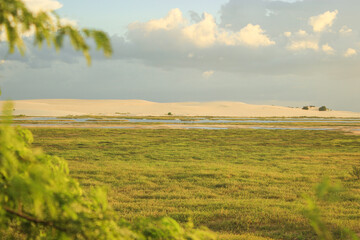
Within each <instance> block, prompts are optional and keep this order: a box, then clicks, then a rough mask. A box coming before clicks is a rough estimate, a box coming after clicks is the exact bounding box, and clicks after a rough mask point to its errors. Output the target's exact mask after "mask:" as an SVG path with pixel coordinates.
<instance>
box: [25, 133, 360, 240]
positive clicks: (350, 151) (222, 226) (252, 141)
mask: <svg viewBox="0 0 360 240" xmlns="http://www.w3.org/2000/svg"><path fill="white" fill-rule="evenodd" d="M31 130H32V132H33V133H34V135H35V143H34V146H37V147H42V148H43V149H44V150H45V151H46V152H48V153H50V154H56V155H58V156H62V157H64V158H65V159H67V160H68V163H69V167H70V170H71V175H72V176H74V177H75V178H77V179H78V180H79V181H80V182H81V184H82V185H83V186H85V187H86V188H87V189H88V188H89V187H91V186H106V187H107V188H108V194H109V200H110V203H111V205H112V206H113V208H114V209H115V210H117V211H118V212H119V214H120V215H121V216H123V217H124V218H126V219H129V220H131V219H134V218H137V217H140V216H154V217H157V216H165V215H166V216H171V217H173V218H175V219H176V220H178V221H181V222H186V221H187V220H188V219H192V221H193V222H194V223H195V224H196V225H204V226H207V227H208V228H210V229H211V230H213V231H215V232H217V233H218V234H219V239H263V238H264V239H268V238H270V239H315V233H314V232H313V230H312V229H311V227H310V226H309V223H308V220H307V219H306V218H305V217H304V200H303V194H304V193H306V194H309V195H312V194H313V192H314V186H315V185H316V184H317V183H318V182H320V181H321V179H322V178H324V177H325V176H328V177H329V178H330V179H331V180H332V181H334V182H340V183H341V184H342V185H343V187H344V189H345V190H344V191H343V192H342V193H341V194H340V195H339V198H338V199H337V200H336V201H332V202H330V203H323V204H322V205H321V208H322V210H323V213H324V219H326V221H327V222H328V224H329V227H330V228H333V229H334V228H336V226H340V225H341V226H344V227H348V228H350V229H352V230H354V231H355V232H356V233H360V224H359V222H360V180H356V179H355V178H353V177H351V176H350V174H349V171H350V170H351V169H352V166H359V165H360V136H355V135H349V134H344V133H343V132H336V131H299V130H251V129H229V130H176V129H170V130H166V129H138V130H137V129H71V128H69V129H66V128H63V129H61V128H60V129H55V128H32V129H31ZM256 236H257V237H258V238H257V237H256Z"/></svg>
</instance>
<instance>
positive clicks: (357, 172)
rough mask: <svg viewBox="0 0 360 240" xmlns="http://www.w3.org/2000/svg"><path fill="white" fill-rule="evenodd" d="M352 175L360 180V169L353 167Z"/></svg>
mask: <svg viewBox="0 0 360 240" xmlns="http://www.w3.org/2000/svg"><path fill="white" fill-rule="evenodd" d="M350 175H351V176H353V177H355V178H356V179H358V180H360V167H356V166H353V168H352V170H351V172H350Z"/></svg>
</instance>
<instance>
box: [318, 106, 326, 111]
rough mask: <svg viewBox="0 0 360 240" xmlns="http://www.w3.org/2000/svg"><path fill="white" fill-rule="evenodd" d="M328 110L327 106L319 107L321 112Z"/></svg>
mask: <svg viewBox="0 0 360 240" xmlns="http://www.w3.org/2000/svg"><path fill="white" fill-rule="evenodd" d="M327 110H328V109H327V108H326V107H325V106H321V107H319V111H327Z"/></svg>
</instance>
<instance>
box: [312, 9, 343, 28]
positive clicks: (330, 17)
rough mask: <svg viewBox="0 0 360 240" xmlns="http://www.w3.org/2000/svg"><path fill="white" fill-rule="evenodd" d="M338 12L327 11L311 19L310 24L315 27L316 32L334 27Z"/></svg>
mask: <svg viewBox="0 0 360 240" xmlns="http://www.w3.org/2000/svg"><path fill="white" fill-rule="evenodd" d="M338 12H339V11H338V10H335V11H332V12H330V11H327V12H325V13H323V14H320V15H318V16H313V17H310V19H309V24H310V25H311V26H312V27H313V30H314V32H322V31H324V30H325V29H326V28H328V27H331V26H332V25H333V23H334V20H335V19H336V15H337V14H338Z"/></svg>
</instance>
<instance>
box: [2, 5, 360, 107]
mask: <svg viewBox="0 0 360 240" xmlns="http://www.w3.org/2000/svg"><path fill="white" fill-rule="evenodd" d="M26 2H27V4H28V6H29V7H30V8H32V9H33V10H37V9H43V10H55V11H56V12H57V13H58V14H59V15H60V16H61V17H62V18H66V19H68V20H71V21H76V23H77V25H78V26H79V27H94V28H98V29H102V30H105V31H107V32H108V33H109V35H110V36H111V41H112V45H113V48H114V54H113V56H112V58H110V59H106V58H105V57H103V56H102V54H101V53H98V52H96V51H93V52H92V55H93V65H92V66H91V67H88V66H87V65H86V63H85V60H84V59H83V57H82V56H81V54H79V53H77V52H75V51H73V50H72V49H71V47H70V46H68V45H66V46H65V47H64V49H63V50H62V51H61V52H60V53H56V52H55V51H54V50H53V49H47V48H46V47H45V48H43V49H41V50H39V49H37V48H36V47H34V46H33V45H32V44H31V42H32V40H31V37H30V38H25V41H26V42H27V46H28V51H27V53H26V55H25V56H24V57H21V56H20V55H19V54H13V55H8V54H7V45H6V43H5V42H2V43H0V58H3V59H0V73H1V77H0V86H1V88H2V90H3V93H4V94H3V96H2V99H40V98H77V99H144V100H148V101H157V102H179V101H241V102H246V103H256V104H274V105H283V106H298V107H302V106H304V105H316V106H322V105H326V106H327V107H330V108H332V109H335V110H351V111H360V104H359V103H360V94H359V93H358V89H360V81H359V76H360V68H359V66H360V56H359V53H360V32H359V30H360V15H359V14H358V9H359V8H360V2H359V1H358V0H343V1H339V0H326V1H321V0H303V1H292V2H291V1H280V0H278V1H277V0H271V1H270V0H222V1H218V0H211V1H209V0H197V1H186V0H182V1H180V0H154V1H145V0H142V1H141V0H133V1H119V0H118V1H115V0H104V1H101V2H100V1H98V0H97V1H95V0H86V1H85V0H76V1H74V0H71V1H70V0H58V1H56V0H26Z"/></svg>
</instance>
